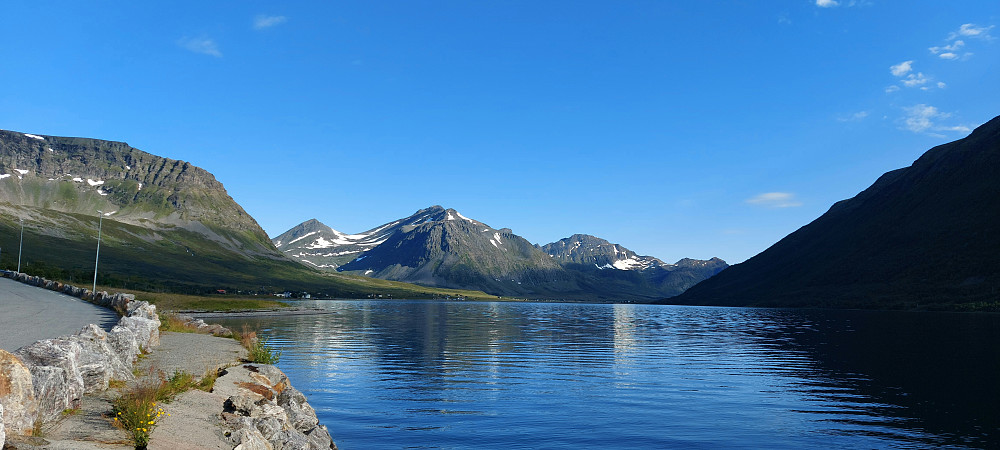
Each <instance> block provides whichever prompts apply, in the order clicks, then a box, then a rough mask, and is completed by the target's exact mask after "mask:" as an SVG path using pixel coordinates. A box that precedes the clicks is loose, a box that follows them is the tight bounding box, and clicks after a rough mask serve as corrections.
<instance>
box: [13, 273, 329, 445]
mask: <svg viewBox="0 0 1000 450" xmlns="http://www.w3.org/2000/svg"><path fill="white" fill-rule="evenodd" d="M3 275H4V276H5V277H6V278H10V279H12V280H14V281H19V282H21V283H24V284H27V285H31V286H35V287H38V288H40V289H46V290H50V291H56V292H60V293H64V294H67V295H69V296H71V297H77V298H80V299H82V300H84V301H87V302H89V303H93V304H95V305H98V306H102V307H105V308H108V309H110V310H113V311H116V312H118V313H119V315H120V316H121V319H120V320H119V322H118V324H117V325H115V326H114V328H113V329H112V330H111V331H109V332H104V330H102V329H100V328H99V327H97V326H95V325H88V326H87V327H85V328H84V329H83V330H82V331H80V332H77V333H76V334H74V335H70V336H61V337H57V338H54V339H43V340H40V341H36V342H34V343H32V344H29V345H26V346H23V347H21V348H19V349H17V351H16V352H13V353H7V352H5V351H0V447H4V448H12V449H33V448H57V449H107V448H120V449H125V448H133V445H131V443H130V442H129V440H128V439H127V438H126V434H125V433H124V432H123V431H122V430H120V429H119V428H116V427H115V426H114V425H113V423H112V421H111V417H110V416H109V414H110V411H111V409H110V404H111V399H113V398H114V397H116V395H115V390H116V389H122V388H121V387H120V386H116V385H115V384H116V383H134V382H139V381H138V380H142V379H149V377H153V379H154V380H155V379H156V377H160V378H163V377H167V376H171V375H172V374H174V373H177V372H186V373H191V374H192V375H194V376H195V377H200V376H202V374H204V375H205V376H208V375H209V374H211V373H215V374H216V376H217V377H218V378H217V379H216V386H215V387H213V388H211V389H209V391H208V392H205V391H200V390H197V389H195V390H188V391H185V392H182V393H180V394H178V396H177V398H176V399H175V402H171V403H170V405H174V406H168V407H177V408H178V409H179V410H180V411H183V412H181V413H180V414H175V416H176V417H173V418H170V419H165V420H164V422H163V423H162V424H160V425H161V426H160V427H158V428H156V430H155V432H154V433H153V434H152V435H151V438H152V439H151V441H150V443H149V448H151V449H172V448H213V449H240V450H242V449H250V448H270V447H272V446H273V447H275V448H313V449H327V448H330V449H336V448H337V447H336V444H335V443H334V441H333V439H332V437H331V436H330V434H329V432H328V431H327V428H326V426H324V425H322V424H320V423H319V420H318V418H317V417H316V413H315V410H314V409H313V408H312V406H310V405H309V403H308V400H307V399H306V397H305V396H304V395H303V394H302V393H301V392H299V391H298V390H296V389H295V388H294V387H293V386H292V384H291V382H290V380H288V378H287V376H285V374H284V373H283V372H282V371H281V370H280V369H278V368H277V367H275V366H273V365H269V364H253V363H248V362H245V359H243V358H242V356H239V355H242V354H245V351H244V350H243V349H242V346H241V345H240V344H239V343H237V342H236V341H235V340H233V339H231V338H228V337H218V336H216V335H214V334H218V333H219V332H222V330H225V331H227V332H228V331H229V330H227V329H225V328H224V327H221V326H219V325H210V326H205V327H197V326H196V327H195V328H197V329H198V331H194V329H192V332H190V333H188V332H183V333H176V332H163V333H162V336H161V332H160V330H159V328H160V325H161V324H160V321H159V317H158V314H157V311H156V306H155V305H152V304H149V303H147V302H145V301H139V300H136V299H135V297H134V296H133V295H131V294H121V293H118V294H108V293H107V292H104V291H101V292H90V290H88V289H83V288H79V287H76V286H72V285H68V284H64V283H59V282H55V281H51V280H47V279H45V278H41V277H35V276H30V275H27V274H23V273H6V272H5V273H4V274H3ZM242 313H243V314H254V315H259V314H264V315H282V314H288V313H291V314H293V315H305V314H317V313H321V311H318V310H316V309H315V308H297V309H295V310H293V311H281V310H256V311H252V312H251V311H243V312H242ZM197 322H201V325H205V324H204V322H202V321H200V320H199V321H197ZM227 334H231V333H227ZM161 337H162V340H161ZM177 342H182V343H183V344H180V345H178V344H177ZM161 343H162V344H164V345H163V346H162V347H161ZM234 349H235V350H234ZM192 352H198V353H199V354H200V355H201V360H202V361H210V362H208V363H206V364H207V365H205V366H198V364H197V363H196V364H195V365H196V366H198V367H197V368H193V366H191V365H190V364H191V363H192ZM222 366H224V367H222ZM213 369H214V371H213ZM164 370H166V371H169V372H170V373H166V372H164ZM143 371H145V372H146V373H145V374H142V373H143ZM122 392H124V391H122ZM39 434H41V436H39ZM50 440H51V441H50ZM208 441H211V446H208V445H207V444H208Z"/></svg>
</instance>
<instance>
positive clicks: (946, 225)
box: [662, 117, 1000, 310]
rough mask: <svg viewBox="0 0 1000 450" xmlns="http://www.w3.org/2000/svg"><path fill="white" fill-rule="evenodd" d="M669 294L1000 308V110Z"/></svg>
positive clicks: (714, 299)
mask: <svg viewBox="0 0 1000 450" xmlns="http://www.w3.org/2000/svg"><path fill="white" fill-rule="evenodd" d="M662 303H671V304H685V305H729V306H747V305H752V306H810V307H859V308H905V309H940V308H944V309H959V310H1000V117H997V118H994V119H993V120H990V121H989V122H987V123H986V124H983V125H982V126H980V127H978V128H976V130H974V131H973V132H972V133H971V134H970V135H969V136H967V137H966V138H964V139H960V140H958V141H954V142H951V143H948V144H944V145H940V146H937V147H935V148H933V149H931V150H929V151H927V152H926V153H924V154H923V156H921V157H920V158H919V159H917V160H916V161H915V162H914V163H913V165H911V166H910V167H906V168H902V169H898V170H894V171H891V172H888V173H886V174H884V175H882V176H881V177H880V178H879V179H878V180H877V181H875V183H874V184H872V185H871V187H869V188H868V189H865V190H864V191H862V192H861V193H859V194H858V195H856V196H855V197H854V198H851V199H848V200H843V201H841V202H838V203H836V204H834V205H833V206H832V207H831V208H830V210H829V211H827V212H826V213H825V214H823V215H822V216H820V217H819V218H818V219H816V220H814V221H813V222H812V223H810V224H808V225H806V226H804V227H802V228H800V229H798V230H797V231H795V232H793V233H792V234H789V235H788V236H786V237H785V238H784V239H782V240H780V241H778V242H777V243H776V244H774V245H772V246H771V247H770V248H768V249H767V250H765V251H763V252H762V253H760V254H759V255H757V256H754V257H753V258H750V259H749V260H747V261H746V262H743V263H741V264H737V265H735V266H732V267H730V268H728V269H726V270H724V271H722V273H720V274H718V275H716V276H715V277H712V278H710V279H708V280H706V281H704V282H702V283H700V284H698V285H696V286H694V287H693V288H691V289H689V290H687V291H686V292H684V293H683V294H681V295H679V296H676V297H673V298H669V299H666V300H663V301H662Z"/></svg>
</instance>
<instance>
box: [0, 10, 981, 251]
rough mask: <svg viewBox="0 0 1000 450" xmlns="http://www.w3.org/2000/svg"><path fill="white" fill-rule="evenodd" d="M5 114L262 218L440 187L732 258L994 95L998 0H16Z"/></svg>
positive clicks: (519, 213) (451, 196)
mask: <svg viewBox="0 0 1000 450" xmlns="http://www.w3.org/2000/svg"><path fill="white" fill-rule="evenodd" d="M3 17H4V20H3V26H2V27H0V50H2V54H3V62H0V128H3V129H10V130H16V131H22V132H28V133H36V134H49V135H64V136H84V137H94V138H101V139H109V140H121V141H126V142H128V143H129V144H131V145H133V146H135V147H137V148H140V149H142V150H145V151H148V152H150V153H154V154H157V155H161V156H165V157H169V158H173V159H180V160H185V161H190V162H192V163H194V164H195V165H198V166H200V167H203V168H205V169H207V170H209V171H211V172H212V173H214V174H215V176H216V177H217V178H218V179H219V180H220V181H222V182H223V183H224V184H225V186H226V188H227V190H228V191H229V194H230V195H231V196H232V197H233V198H234V199H235V200H236V201H237V202H239V203H240V204H241V205H243V207H244V208H245V209H246V210H247V211H248V212H249V213H250V214H252V215H253V216H254V217H255V218H256V219H257V220H258V222H260V224H261V226H262V227H263V228H264V229H265V230H266V231H267V232H268V234H270V235H271V236H276V235H278V234H280V233H282V232H284V231H286V230H287V229H289V228H291V227H292V226H294V225H296V224H298V223H300V222H302V221H304V220H307V219H310V218H317V219H319V220H320V221H322V222H324V223H326V224H327V225H330V226H332V227H333V228H336V229H338V230H341V231H345V232H360V231H363V230H366V229H369V228H372V227H374V226H376V225H379V224H382V223H385V222H388V221H390V220H393V219H396V218H399V217H402V216H405V215H408V214H410V213H412V212H414V211H416V210H417V209H420V208H423V207H426V206H430V205H434V204H440V205H442V206H445V207H450V208H455V209H457V210H459V211H460V212H461V213H462V214H463V215H465V216H468V217H471V218H474V219H477V220H480V221H483V222H485V223H488V224H490V225H491V226H494V227H498V228H499V227H509V228H511V229H513V231H514V232H515V233H517V234H519V235H521V236H524V237H525V238H527V239H528V240H530V241H532V242H534V243H538V244H545V243H548V242H552V241H555V240H558V239H560V238H563V237H567V236H569V235H571V234H573V233H587V234H593V235H596V236H599V237H603V238H605V239H608V240H610V241H612V242H616V243H620V244H623V245H625V246H626V247H628V248H630V249H632V250H635V251H637V252H638V253H640V254H647V255H653V256H657V257H660V258H662V259H665V260H668V261H670V262H673V261H676V260H677V259H679V258H682V257H693V258H708V257H712V256H718V257H721V258H723V259H725V260H727V261H729V262H730V263H736V262H740V261H743V260H745V259H747V258H749V257H751V256H753V255H754V254H756V253H758V252H760V251H762V250H764V249H765V248H767V247H768V246H770V245H771V244H773V243H774V242H776V241H777V240H778V239H780V238H781V237H783V236H785V235H786V234H788V233H790V232H792V231H794V230H795V229H797V228H799V227H801V226H802V225H805V224H806V223H808V222H809V221H811V220H813V219H815V218H816V217H818V216H819V215H821V214H822V213H823V212H825V211H826V210H827V209H828V208H829V207H830V205H831V204H833V203H834V202H836V201H838V200H841V199H844V198H849V197H851V196H853V195H855V194H856V193H857V192H859V191H860V190H862V189H864V188H866V187H867V186H869V185H870V184H871V183H872V182H873V181H874V180H875V179H876V178H877V177H878V176H879V175H881V174H882V173H884V172H886V171H888V170H892V169H895V168H899V167H903V166H907V165H909V164H910V163H911V162H912V161H913V160H914V159H916V158H917V157H918V156H919V155H920V154H922V153H923V152H924V151H926V150H927V149H929V148H931V147H933V146H935V145H938V144H942V143H945V142H949V141H951V140H954V139H958V138H961V137H964V136H965V135H967V134H968V132H969V131H970V130H971V129H972V128H974V127H976V126H978V125H980V124H982V123H983V122H985V121H987V120H989V119H991V118H992V117H994V116H996V115H997V114H1000V83H998V82H997V80H998V74H1000V64H998V63H1000V28H998V27H997V24H998V23H1000V2H997V1H996V0H985V1H978V0H970V1H961V2H940V1H933V2H932V1H917V2H914V1H910V2H889V1H876V0H872V1H863V0H857V1H851V0H838V1H831V0H794V1H792V0H789V1H768V2H761V1H689V2H668V1H614V2H612V1H604V2H596V1H572V2H570V1H552V2H528V1H524V2H514V1H493V2H481V1H466V2H447V1H435V2H426V1H381V2H345V3H341V2H325V1H324V2H263V1H257V2H254V1H239V2H236V1H233V2H184V1H175V2H111V1H99V2H76V1H38V2H6V3H5V5H4V7H3Z"/></svg>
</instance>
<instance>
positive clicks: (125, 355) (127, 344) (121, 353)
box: [108, 325, 139, 381]
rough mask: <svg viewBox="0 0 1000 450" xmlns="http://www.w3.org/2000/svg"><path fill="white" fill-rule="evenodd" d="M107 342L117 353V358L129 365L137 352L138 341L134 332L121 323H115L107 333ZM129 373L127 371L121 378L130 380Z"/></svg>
mask: <svg viewBox="0 0 1000 450" xmlns="http://www.w3.org/2000/svg"><path fill="white" fill-rule="evenodd" d="M108 344H109V345H110V346H111V348H112V349H113V350H114V351H115V353H117V354H118V358H119V360H121V361H122V362H123V363H125V364H128V365H131V364H132V362H134V361H135V357H136V355H138V354H139V341H138V339H136V334H135V332H134V331H132V330H131V329H129V328H127V327H124V326H121V325H115V327H114V328H112V329H111V332H110V333H108ZM131 375H132V373H131V372H129V374H128V375H127V376H125V377H124V378H122V380H126V381H128V380H131V379H132V378H131Z"/></svg>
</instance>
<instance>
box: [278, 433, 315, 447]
mask: <svg viewBox="0 0 1000 450" xmlns="http://www.w3.org/2000/svg"><path fill="white" fill-rule="evenodd" d="M271 445H272V446H274V450H311V449H312V447H311V446H310V444H309V439H306V435H305V434H302V432H301V431H296V430H285V431H282V432H280V433H278V435H277V436H275V437H274V439H271Z"/></svg>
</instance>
